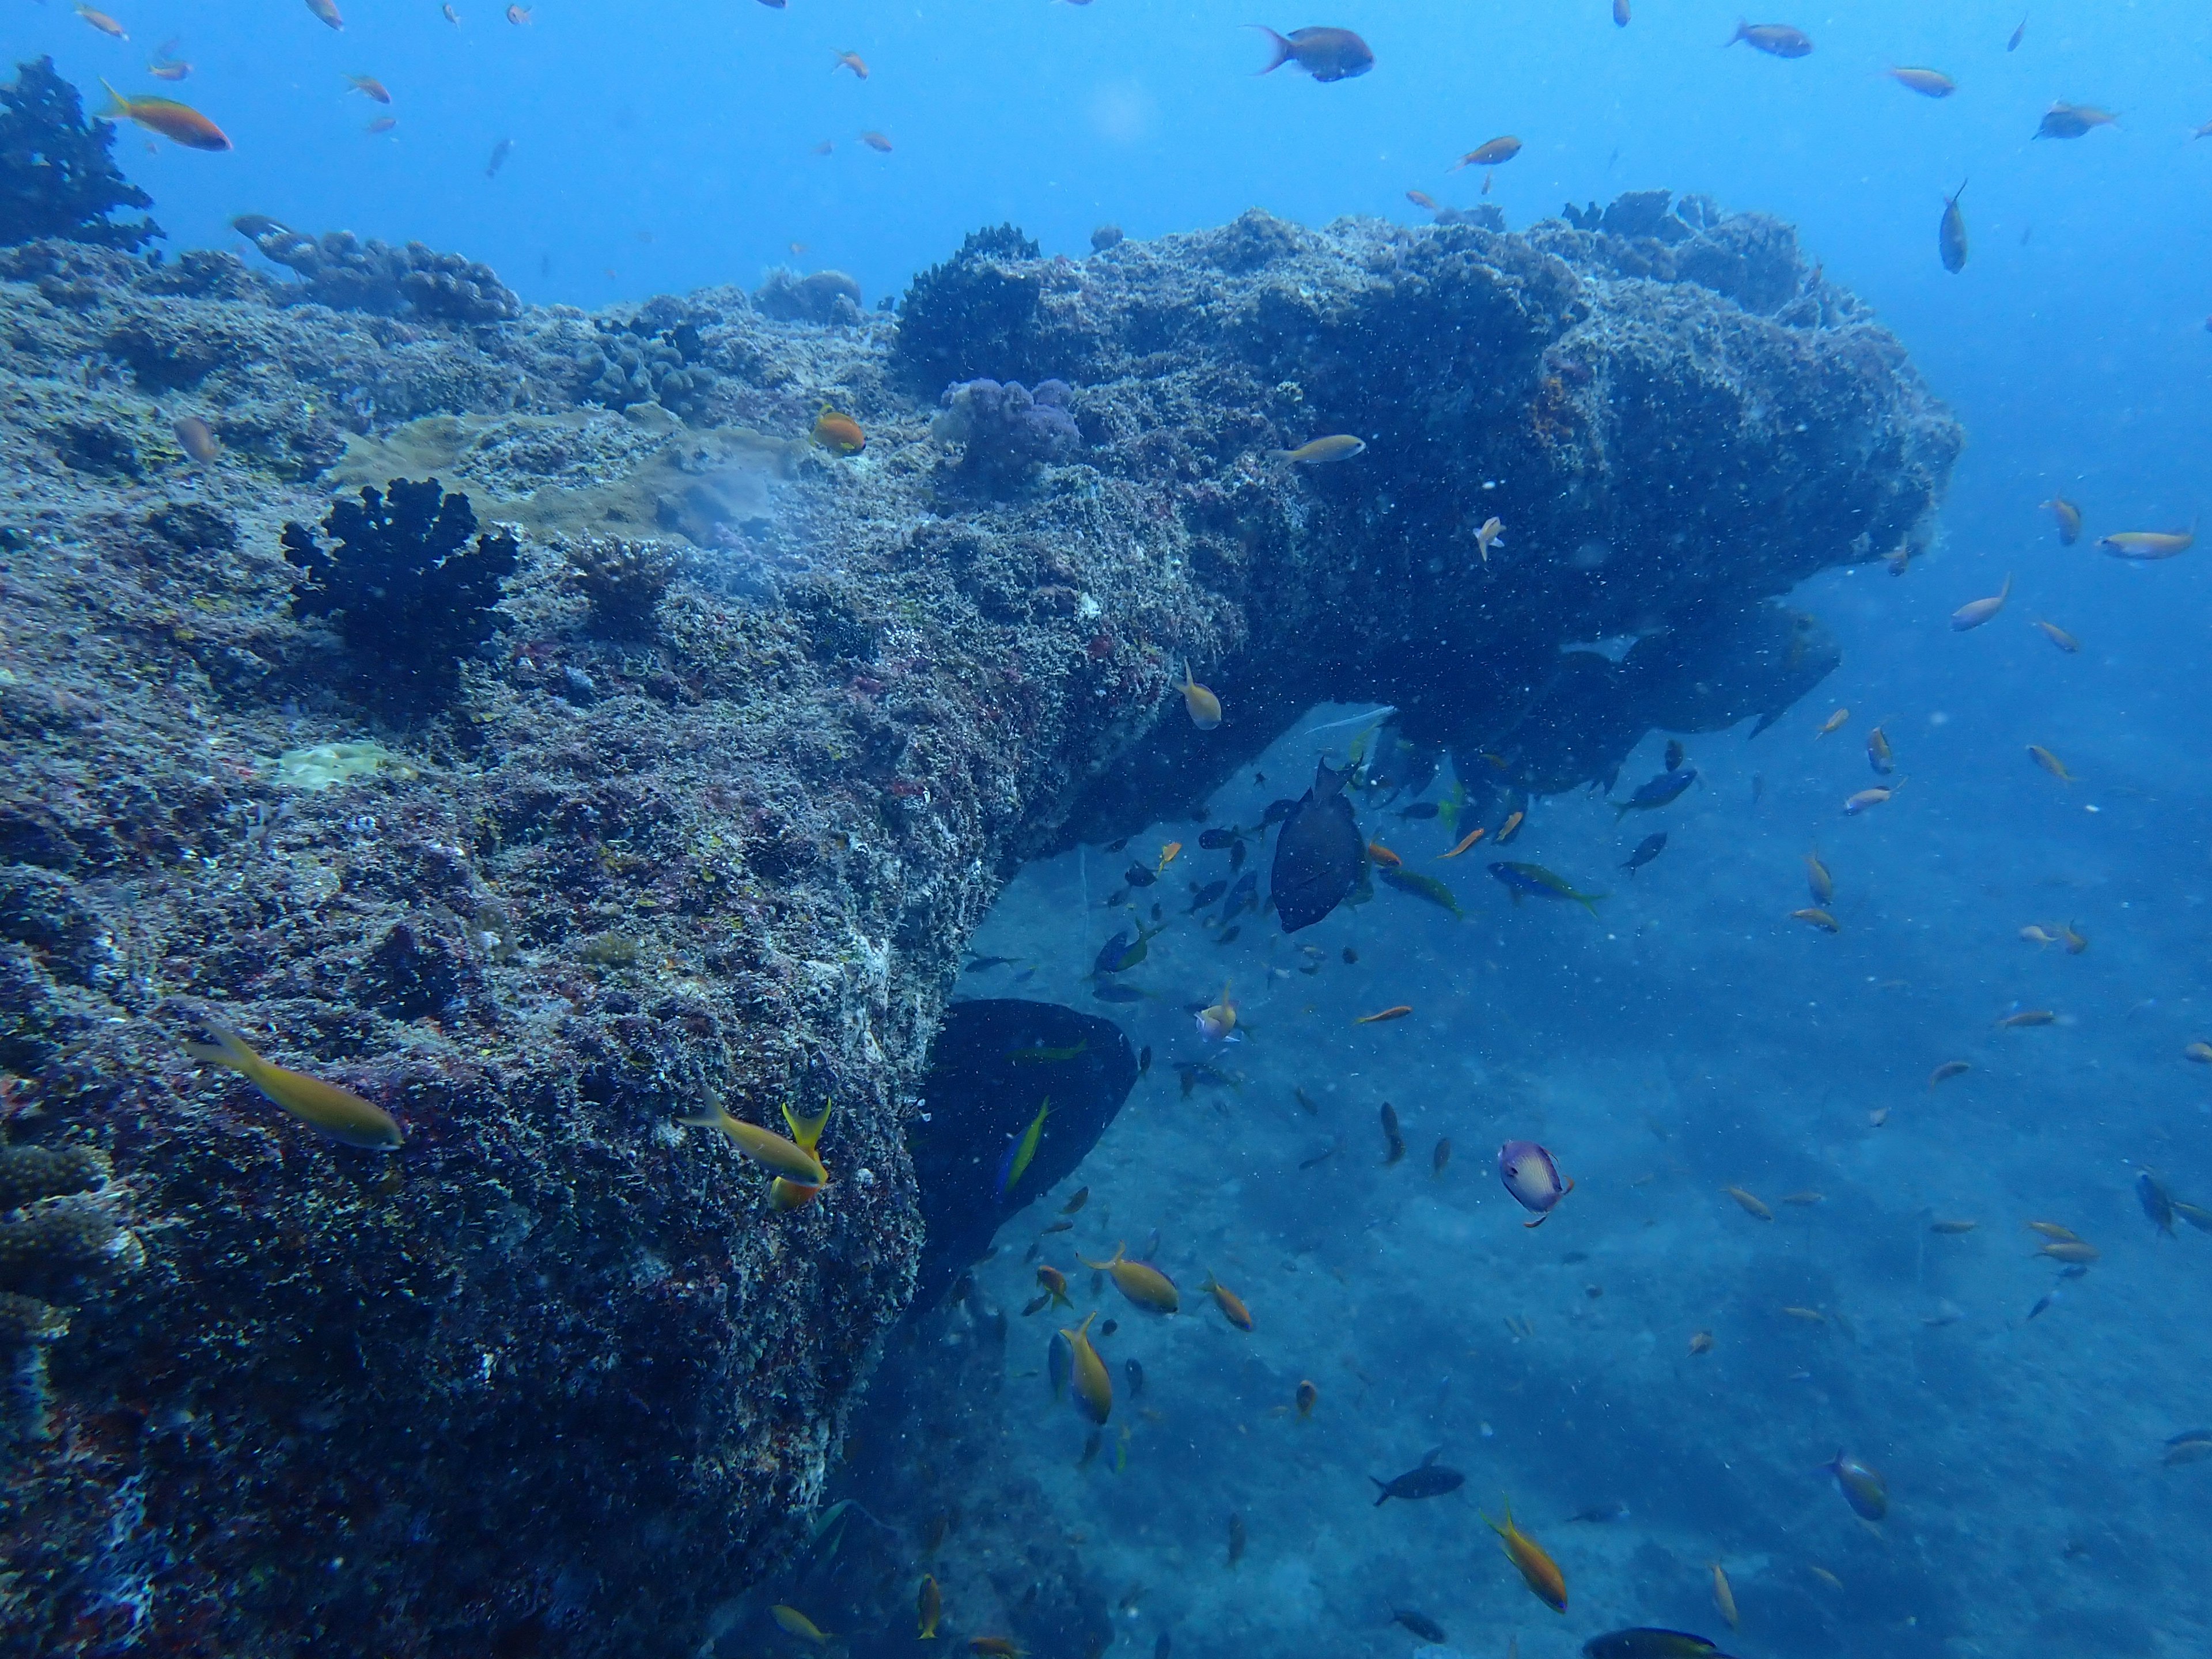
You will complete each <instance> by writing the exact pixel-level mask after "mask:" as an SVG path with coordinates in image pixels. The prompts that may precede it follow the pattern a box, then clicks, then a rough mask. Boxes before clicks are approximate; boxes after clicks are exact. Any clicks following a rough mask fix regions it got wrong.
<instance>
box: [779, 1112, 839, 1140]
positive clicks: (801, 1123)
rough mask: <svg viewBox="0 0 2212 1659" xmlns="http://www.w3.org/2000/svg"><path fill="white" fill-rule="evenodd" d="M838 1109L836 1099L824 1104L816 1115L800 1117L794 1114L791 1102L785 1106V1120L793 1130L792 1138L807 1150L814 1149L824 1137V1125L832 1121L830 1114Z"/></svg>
mask: <svg viewBox="0 0 2212 1659" xmlns="http://www.w3.org/2000/svg"><path fill="white" fill-rule="evenodd" d="M836 1109H837V1105H836V1102H835V1101H832V1102H831V1103H829V1105H827V1106H824V1107H823V1109H822V1110H821V1112H820V1114H819V1115H817V1116H814V1117H799V1116H798V1115H795V1114H793V1111H792V1109H791V1106H790V1103H788V1102H786V1103H785V1104H784V1108H783V1121H784V1122H785V1124H786V1125H787V1127H789V1128H790V1130H791V1138H792V1139H793V1140H795V1141H797V1142H798V1143H799V1146H801V1147H802V1148H804V1149H805V1151H807V1152H812V1151H813V1150H814V1144H815V1142H817V1141H818V1140H820V1139H822V1128H823V1125H824V1124H826V1123H828V1122H829V1114H830V1113H832V1112H834V1111H836Z"/></svg>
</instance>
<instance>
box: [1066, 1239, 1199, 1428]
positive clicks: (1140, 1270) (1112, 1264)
mask: <svg viewBox="0 0 2212 1659" xmlns="http://www.w3.org/2000/svg"><path fill="white" fill-rule="evenodd" d="M1125 1249H1127V1246H1126V1245H1125V1244H1116V1245H1115V1247H1114V1257H1113V1260H1112V1261H1091V1260H1090V1259H1089V1258H1088V1257H1086V1256H1078V1257H1076V1260H1077V1261H1080V1262H1082V1263H1083V1265H1084V1266H1085V1267H1093V1268H1096V1269H1097V1271H1098V1272H1100V1273H1110V1274H1111V1275H1113V1279H1114V1287H1115V1289H1116V1290H1118V1291H1121V1294H1122V1295H1123V1296H1126V1297H1128V1298H1129V1300H1130V1301H1132V1302H1133V1303H1135V1304H1137V1305H1138V1306H1139V1307H1140V1308H1149V1309H1151V1310H1152V1311H1153V1312H1154V1313H1170V1314H1171V1313H1174V1312H1176V1310H1179V1309H1180V1308H1181V1307H1182V1297H1180V1296H1178V1295H1176V1287H1175V1281H1174V1280H1173V1279H1170V1278H1169V1277H1168V1276H1167V1275H1166V1274H1165V1273H1162V1272H1161V1271H1160V1270H1159V1269H1158V1267H1147V1266H1146V1265H1145V1263H1143V1262H1141V1261H1128V1260H1127V1259H1125V1257H1124V1255H1123V1251H1124V1250H1125ZM1098 1420H1099V1421H1100V1422H1102V1423H1103V1422H1104V1421H1105V1420H1106V1419H1104V1418H1103V1417H1102V1418H1100V1419H1098Z"/></svg>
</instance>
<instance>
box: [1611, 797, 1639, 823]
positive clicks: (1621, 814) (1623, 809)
mask: <svg viewBox="0 0 2212 1659" xmlns="http://www.w3.org/2000/svg"><path fill="white" fill-rule="evenodd" d="M1635 810H1636V807H1635V805H1634V803H1633V802H1632V803H1630V804H1629V805H1626V806H1623V805H1621V804H1620V802H1619V801H1615V802H1613V822H1614V823H1620V821H1621V819H1623V818H1625V817H1627V816H1628V815H1629V814H1630V813H1631V812H1633V811H1635Z"/></svg>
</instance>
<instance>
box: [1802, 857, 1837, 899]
mask: <svg viewBox="0 0 2212 1659" xmlns="http://www.w3.org/2000/svg"><path fill="white" fill-rule="evenodd" d="M1805 884H1806V885H1807V886H1808V887H1809V888H1811V889H1812V890H1813V902H1814V903H1815V904H1818V905H1821V906H1824V907H1825V906H1826V905H1830V904H1832V903H1834V902H1835V899H1836V881H1835V878H1834V877H1832V876H1831V875H1830V874H1829V873H1828V866H1826V865H1825V864H1823V863H1821V862H1820V848H1817V847H1816V848H1814V849H1813V850H1812V851H1811V852H1809V853H1808V854H1805Z"/></svg>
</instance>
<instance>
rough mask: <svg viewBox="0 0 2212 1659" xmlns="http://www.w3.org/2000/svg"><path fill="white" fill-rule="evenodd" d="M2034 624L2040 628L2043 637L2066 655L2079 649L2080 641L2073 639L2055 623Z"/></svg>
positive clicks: (2070, 654)
mask: <svg viewBox="0 0 2212 1659" xmlns="http://www.w3.org/2000/svg"><path fill="white" fill-rule="evenodd" d="M2035 625H2036V627H2037V628H2039V629H2041V630H2042V632H2043V637H2044V638H2045V639H2046V640H2049V641H2051V644H2053V645H2055V646H2057V647H2058V648H2059V649H2060V650H2061V651H2063V652H2064V653H2066V654H2067V655H2068V656H2069V657H2070V656H2072V655H2073V654H2074V653H2075V652H2077V651H2079V650H2081V641H2079V640H2077V639H2075V637H2074V636H2073V635H2071V634H2069V633H2068V632H2067V631H2066V630H2065V629H2063V628H2061V627H2060V626H2059V625H2058V624H2057V623H2047V622H2039V623H2036V624H2035Z"/></svg>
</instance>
